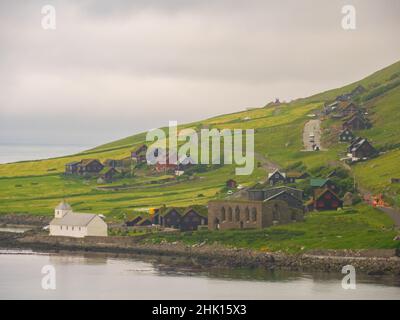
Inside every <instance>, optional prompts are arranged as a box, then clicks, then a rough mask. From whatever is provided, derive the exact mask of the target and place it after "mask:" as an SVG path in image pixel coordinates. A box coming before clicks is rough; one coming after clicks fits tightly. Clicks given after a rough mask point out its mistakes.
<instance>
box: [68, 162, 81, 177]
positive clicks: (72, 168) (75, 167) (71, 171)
mask: <svg viewBox="0 0 400 320" xmlns="http://www.w3.org/2000/svg"><path fill="white" fill-rule="evenodd" d="M80 164H81V162H80V161H74V162H69V163H67V164H66V165H65V174H66V175H75V174H79V167H80Z"/></svg>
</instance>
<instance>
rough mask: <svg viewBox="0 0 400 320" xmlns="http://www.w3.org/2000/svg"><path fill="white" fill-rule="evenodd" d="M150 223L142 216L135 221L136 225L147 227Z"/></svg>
mask: <svg viewBox="0 0 400 320" xmlns="http://www.w3.org/2000/svg"><path fill="white" fill-rule="evenodd" d="M151 225H152V223H151V220H150V219H148V218H143V219H141V220H139V221H138V222H137V223H136V226H137V227H148V226H151Z"/></svg>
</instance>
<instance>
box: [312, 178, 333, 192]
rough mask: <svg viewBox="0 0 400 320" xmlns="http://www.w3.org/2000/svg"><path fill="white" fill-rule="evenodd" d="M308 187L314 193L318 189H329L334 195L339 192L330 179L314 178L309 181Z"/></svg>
mask: <svg viewBox="0 0 400 320" xmlns="http://www.w3.org/2000/svg"><path fill="white" fill-rule="evenodd" d="M310 186H311V187H312V188H313V189H314V193H315V192H318V191H319V190H320V189H329V190H331V191H333V192H335V193H338V192H339V188H338V186H337V185H336V184H335V183H334V182H333V181H332V180H330V179H323V178H314V179H311V180H310Z"/></svg>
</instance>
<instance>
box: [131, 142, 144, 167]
mask: <svg viewBox="0 0 400 320" xmlns="http://www.w3.org/2000/svg"><path fill="white" fill-rule="evenodd" d="M146 153H147V146H146V145H145V144H143V145H141V146H140V147H138V148H137V149H135V150H134V151H132V152H131V159H132V160H134V161H136V163H146V162H147V158H146Z"/></svg>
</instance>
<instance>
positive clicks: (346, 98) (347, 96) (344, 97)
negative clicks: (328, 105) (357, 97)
mask: <svg viewBox="0 0 400 320" xmlns="http://www.w3.org/2000/svg"><path fill="white" fill-rule="evenodd" d="M351 98H352V97H351V94H350V93H345V94H342V95H340V96H337V97H336V99H335V100H336V101H349V100H351Z"/></svg>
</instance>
